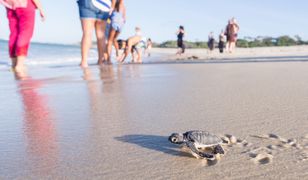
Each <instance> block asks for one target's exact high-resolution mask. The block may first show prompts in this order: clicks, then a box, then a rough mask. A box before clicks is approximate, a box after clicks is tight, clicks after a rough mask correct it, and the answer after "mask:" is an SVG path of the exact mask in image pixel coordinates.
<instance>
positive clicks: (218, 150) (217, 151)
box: [214, 145, 225, 154]
mask: <svg viewBox="0 0 308 180" xmlns="http://www.w3.org/2000/svg"><path fill="white" fill-rule="evenodd" d="M214 154H225V151H224V149H223V148H222V147H221V145H217V146H215V147H214Z"/></svg>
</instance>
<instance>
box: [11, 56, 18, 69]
mask: <svg viewBox="0 0 308 180" xmlns="http://www.w3.org/2000/svg"><path fill="white" fill-rule="evenodd" d="M11 61H12V68H13V69H14V68H15V66H16V64H17V58H16V57H12V58H11Z"/></svg>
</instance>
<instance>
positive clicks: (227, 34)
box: [176, 17, 240, 55]
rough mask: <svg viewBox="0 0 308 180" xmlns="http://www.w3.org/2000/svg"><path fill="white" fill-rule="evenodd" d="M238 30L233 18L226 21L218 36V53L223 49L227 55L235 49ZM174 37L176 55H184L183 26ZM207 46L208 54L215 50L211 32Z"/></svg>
mask: <svg viewBox="0 0 308 180" xmlns="http://www.w3.org/2000/svg"><path fill="white" fill-rule="evenodd" d="M239 30H240V26H239V25H238V23H237V20H236V19H235V18H234V17H233V18H231V19H230V20H229V21H228V24H227V26H226V28H225V29H224V30H222V31H221V33H220V34H219V42H218V48H219V52H220V53H223V52H224V49H226V51H227V52H229V53H233V51H234V48H235V47H236V42H237V38H238V32H239ZM176 35H177V46H178V51H177V53H176V54H177V55H181V54H183V53H185V43H184V40H183V38H184V35H185V30H184V27H183V26H180V27H179V30H178V31H177V33H176ZM207 45H208V49H209V52H211V51H213V50H214V49H215V37H214V33H213V32H210V34H209V35H208V42H207Z"/></svg>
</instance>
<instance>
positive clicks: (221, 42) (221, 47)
mask: <svg viewBox="0 0 308 180" xmlns="http://www.w3.org/2000/svg"><path fill="white" fill-rule="evenodd" d="M224 47H225V32H224V30H222V31H221V33H220V35H219V43H218V48H219V52H220V53H223V52H224Z"/></svg>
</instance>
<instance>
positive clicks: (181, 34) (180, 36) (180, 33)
mask: <svg viewBox="0 0 308 180" xmlns="http://www.w3.org/2000/svg"><path fill="white" fill-rule="evenodd" d="M176 35H177V38H178V40H177V45H178V49H179V50H178V52H177V53H176V54H177V55H182V54H184V53H185V44H184V40H183V39H184V36H185V30H184V26H180V27H179V30H178V31H177V33H176Z"/></svg>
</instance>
